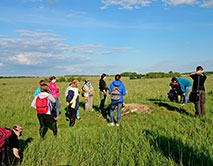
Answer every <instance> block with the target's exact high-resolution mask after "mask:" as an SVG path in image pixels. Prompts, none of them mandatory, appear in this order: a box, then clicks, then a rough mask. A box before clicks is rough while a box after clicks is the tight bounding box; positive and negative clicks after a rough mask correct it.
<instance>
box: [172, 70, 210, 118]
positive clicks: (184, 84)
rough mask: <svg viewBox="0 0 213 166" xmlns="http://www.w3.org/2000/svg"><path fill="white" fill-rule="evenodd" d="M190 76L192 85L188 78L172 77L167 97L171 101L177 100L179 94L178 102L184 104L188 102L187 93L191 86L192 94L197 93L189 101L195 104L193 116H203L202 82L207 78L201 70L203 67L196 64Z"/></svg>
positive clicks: (203, 93) (203, 97) (203, 87)
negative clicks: (194, 70)
mask: <svg viewBox="0 0 213 166" xmlns="http://www.w3.org/2000/svg"><path fill="white" fill-rule="evenodd" d="M190 77H191V78H192V79H193V86H192V83H191V82H190V81H189V80H188V79H185V78H175V77H173V78H172V79H171V83H170V86H171V90H170V91H169V93H168V98H169V99H170V100H171V101H176V102H178V96H180V102H181V103H182V105H185V104H187V102H188V93H189V91H190V89H191V87H192V94H193V95H194V94H195V95H197V99H196V100H195V101H191V102H194V104H195V116H203V115H204V114H205V86H204V83H205V81H206V78H207V77H206V75H205V73H204V72H203V67H202V66H198V67H197V68H196V72H193V73H191V74H190ZM190 95H191V94H190ZM189 100H190V98H189Z"/></svg>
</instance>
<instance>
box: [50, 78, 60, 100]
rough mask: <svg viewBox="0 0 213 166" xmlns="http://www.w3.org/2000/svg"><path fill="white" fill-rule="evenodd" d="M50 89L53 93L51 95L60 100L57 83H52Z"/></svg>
mask: <svg viewBox="0 0 213 166" xmlns="http://www.w3.org/2000/svg"><path fill="white" fill-rule="evenodd" d="M49 88H50V91H51V94H52V95H53V97H54V98H59V88H57V86H56V85H55V83H52V82H50V84H49Z"/></svg>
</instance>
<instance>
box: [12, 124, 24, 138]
mask: <svg viewBox="0 0 213 166" xmlns="http://www.w3.org/2000/svg"><path fill="white" fill-rule="evenodd" d="M13 131H14V133H15V134H16V135H17V136H18V137H19V136H22V132H23V128H22V127H21V126H20V125H15V126H13Z"/></svg>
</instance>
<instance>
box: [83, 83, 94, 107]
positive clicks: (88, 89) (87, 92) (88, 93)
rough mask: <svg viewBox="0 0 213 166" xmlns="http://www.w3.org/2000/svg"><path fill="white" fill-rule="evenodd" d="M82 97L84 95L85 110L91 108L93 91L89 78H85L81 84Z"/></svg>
mask: <svg viewBox="0 0 213 166" xmlns="http://www.w3.org/2000/svg"><path fill="white" fill-rule="evenodd" d="M82 89H83V91H84V97H85V111H92V110H93V93H94V88H93V86H92V84H91V82H90V80H89V79H86V80H85V84H84V85H83V88H82Z"/></svg>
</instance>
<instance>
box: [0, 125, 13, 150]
mask: <svg viewBox="0 0 213 166" xmlns="http://www.w3.org/2000/svg"><path fill="white" fill-rule="evenodd" d="M11 135H12V131H11V130H8V129H5V128H0V152H2V151H3V150H4V146H3V145H4V144H5V142H6V141H8V139H9V138H10V136H11Z"/></svg>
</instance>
